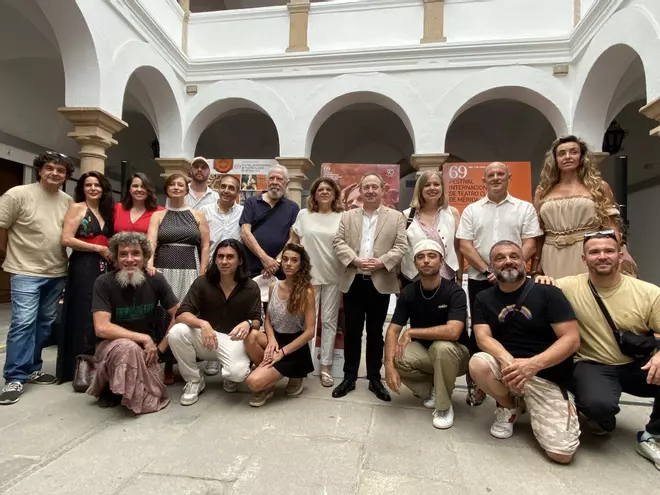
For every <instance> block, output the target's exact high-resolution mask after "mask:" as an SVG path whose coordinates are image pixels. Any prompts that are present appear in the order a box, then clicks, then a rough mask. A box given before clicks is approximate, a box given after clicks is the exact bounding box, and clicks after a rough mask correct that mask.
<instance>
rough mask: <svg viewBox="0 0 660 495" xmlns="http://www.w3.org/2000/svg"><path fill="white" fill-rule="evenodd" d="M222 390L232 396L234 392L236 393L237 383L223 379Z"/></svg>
mask: <svg viewBox="0 0 660 495" xmlns="http://www.w3.org/2000/svg"><path fill="white" fill-rule="evenodd" d="M222 389H223V390H224V391H225V392H227V393H228V394H233V393H234V392H238V382H232V381H231V380H227V379H226V378H225V379H224V380H223V381H222Z"/></svg>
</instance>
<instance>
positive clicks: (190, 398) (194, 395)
mask: <svg viewBox="0 0 660 495" xmlns="http://www.w3.org/2000/svg"><path fill="white" fill-rule="evenodd" d="M199 378H200V380H199V381H198V382H186V385H185V386H184V387H183V394H181V405H182V406H192V405H193V404H194V403H195V402H197V400H198V399H199V394H201V393H202V392H203V390H204V387H206V383H204V377H203V376H200V377H199Z"/></svg>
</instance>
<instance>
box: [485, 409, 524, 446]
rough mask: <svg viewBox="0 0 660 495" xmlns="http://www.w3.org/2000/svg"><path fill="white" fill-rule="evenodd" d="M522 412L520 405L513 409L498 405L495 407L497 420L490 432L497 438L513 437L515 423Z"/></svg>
mask: <svg viewBox="0 0 660 495" xmlns="http://www.w3.org/2000/svg"><path fill="white" fill-rule="evenodd" d="M520 414H521V411H520V408H519V407H515V408H513V409H507V408H506V407H498V408H497V409H495V422H494V423H493V426H491V427H490V434H491V435H493V436H494V437H495V438H502V439H505V438H511V436H512V435H513V425H514V424H515V423H516V421H518V416H520Z"/></svg>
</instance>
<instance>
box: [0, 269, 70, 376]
mask: <svg viewBox="0 0 660 495" xmlns="http://www.w3.org/2000/svg"><path fill="white" fill-rule="evenodd" d="M65 282H66V277H57V278H44V277H32V276H28V275H14V274H12V275H11V324H10V325H9V333H8V334H7V351H6V352H7V354H6V358H7V359H6V361H5V368H4V372H3V375H4V378H5V381H6V382H13V381H16V382H21V383H25V382H26V381H27V380H28V377H29V376H30V375H31V374H32V373H34V372H35V371H39V370H41V365H42V360H41V349H42V347H43V344H44V342H46V341H47V340H48V337H49V336H50V329H51V326H52V324H53V322H54V321H55V317H56V316H57V303H58V301H59V299H60V296H61V295H62V290H63V289H64V284H65Z"/></svg>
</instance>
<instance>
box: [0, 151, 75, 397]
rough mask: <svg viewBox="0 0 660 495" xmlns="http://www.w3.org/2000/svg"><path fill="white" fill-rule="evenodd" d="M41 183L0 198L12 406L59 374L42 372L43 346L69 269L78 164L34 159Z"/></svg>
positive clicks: (7, 390) (51, 156)
mask: <svg viewBox="0 0 660 495" xmlns="http://www.w3.org/2000/svg"><path fill="white" fill-rule="evenodd" d="M34 167H35V168H36V169H37V171H38V173H39V182H36V183H34V184H27V185H24V186H16V187H12V188H11V189H10V190H9V191H7V192H6V193H4V194H3V195H2V197H0V251H3V252H5V253H6V258H5V262H4V263H3V265H2V268H3V270H4V271H6V272H8V273H9V274H10V280H11V324H10V325H9V332H8V334H7V359H6V361H5V367H4V370H3V376H4V379H5V387H4V388H3V389H2V392H0V404H5V405H6V404H14V403H16V402H18V400H19V399H20V397H21V394H22V393H23V384H25V383H33V384H37V385H50V384H52V383H55V381H56V378H55V377H54V376H53V375H50V374H48V373H43V372H42V371H41V364H42V361H41V348H42V347H43V345H44V343H45V342H46V341H47V340H48V337H49V335H50V329H51V326H52V324H53V321H55V316H56V315H57V302H58V300H59V298H60V296H61V295H62V290H63V289H64V283H65V280H66V273H67V257H66V251H65V249H64V247H62V243H61V237H62V224H63V223H64V215H65V214H66V211H67V209H68V208H69V205H70V204H71V201H73V200H72V199H71V196H69V195H68V194H66V193H64V192H62V191H61V190H60V188H61V187H62V184H64V182H65V181H66V180H67V179H68V178H69V177H71V174H72V173H73V170H74V167H73V162H72V161H71V159H70V158H69V157H67V156H64V155H62V154H60V153H55V152H52V151H47V152H45V153H41V154H40V155H38V156H37V157H36V158H35V159H34Z"/></svg>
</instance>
